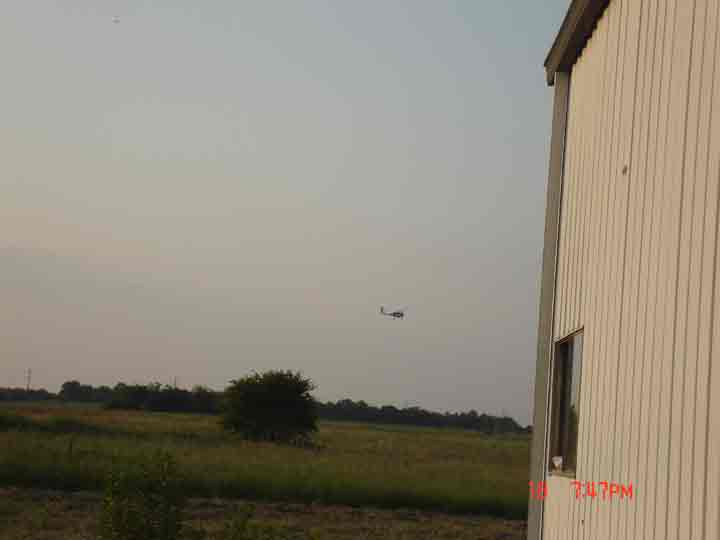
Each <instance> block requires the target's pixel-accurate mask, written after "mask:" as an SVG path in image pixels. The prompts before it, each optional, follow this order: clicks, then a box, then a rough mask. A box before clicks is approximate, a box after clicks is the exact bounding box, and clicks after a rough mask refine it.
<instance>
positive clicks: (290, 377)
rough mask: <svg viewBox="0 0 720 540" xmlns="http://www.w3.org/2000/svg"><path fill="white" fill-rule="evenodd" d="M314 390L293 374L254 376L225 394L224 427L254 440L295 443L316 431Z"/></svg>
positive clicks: (242, 381)
mask: <svg viewBox="0 0 720 540" xmlns="http://www.w3.org/2000/svg"><path fill="white" fill-rule="evenodd" d="M314 389H315V386H314V384H313V383H312V381H310V379H306V378H304V377H303V376H302V375H301V374H300V373H293V372H291V371H268V372H265V373H262V374H258V373H254V374H252V375H249V376H246V377H243V378H242V379H238V380H234V381H231V384H230V386H229V387H228V388H227V389H226V390H225V396H224V403H223V416H222V424H223V426H224V427H225V429H228V430H231V431H236V432H238V433H240V434H242V435H243V436H245V437H247V438H249V439H253V440H266V441H276V442H294V441H302V440H307V439H308V438H309V436H310V435H311V434H312V433H313V432H315V431H317V412H316V410H315V400H314V399H313V397H312V395H311V394H310V392H312V391H313V390H314Z"/></svg>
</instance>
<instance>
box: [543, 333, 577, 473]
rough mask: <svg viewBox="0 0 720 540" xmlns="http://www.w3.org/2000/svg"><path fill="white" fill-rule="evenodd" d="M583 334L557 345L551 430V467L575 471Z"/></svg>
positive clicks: (558, 469)
mask: <svg viewBox="0 0 720 540" xmlns="http://www.w3.org/2000/svg"><path fill="white" fill-rule="evenodd" d="M582 348H583V337H582V333H579V334H575V335H573V336H572V337H570V338H568V339H566V340H564V341H561V342H560V343H558V344H557V345H556V347H555V357H554V360H553V362H554V364H553V386H552V394H553V397H552V415H551V417H550V418H551V420H550V421H551V430H550V470H551V471H556V472H562V473H566V474H574V473H575V469H576V466H577V445H578V426H579V421H580V410H579V406H580V379H581V376H582Z"/></svg>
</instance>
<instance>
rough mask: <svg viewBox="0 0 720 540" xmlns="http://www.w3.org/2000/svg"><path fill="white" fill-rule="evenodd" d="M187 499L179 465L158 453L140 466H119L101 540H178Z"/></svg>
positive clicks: (110, 485)
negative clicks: (178, 468)
mask: <svg viewBox="0 0 720 540" xmlns="http://www.w3.org/2000/svg"><path fill="white" fill-rule="evenodd" d="M184 509H185V496H184V494H183V490H182V485H181V479H180V475H179V473H178V470H177V465H176V463H175V461H174V460H173V458H172V456H170V454H168V453H165V452H158V453H157V454H155V456H154V457H152V458H151V459H147V460H145V461H143V462H141V463H140V464H139V465H137V466H128V465H125V466H122V467H120V466H115V467H113V468H112V469H111V471H110V473H109V476H108V479H107V483H106V486H105V497H104V498H103V507H102V516H101V520H100V529H101V533H100V538H101V540H176V539H178V538H180V534H181V533H182V529H183V516H184Z"/></svg>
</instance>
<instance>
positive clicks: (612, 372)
mask: <svg viewBox="0 0 720 540" xmlns="http://www.w3.org/2000/svg"><path fill="white" fill-rule="evenodd" d="M719 28H720V0H614V1H613V2H611V3H610V6H609V7H608V9H607V11H606V13H605V14H604V16H603V17H602V19H601V20H600V21H599V24H598V27H597V29H596V31H595V33H594V35H593V36H592V38H591V39H590V41H589V43H588V45H587V47H586V49H585V51H584V52H583V54H582V55H581V57H580V58H579V60H578V62H577V64H576V65H575V67H574V68H573V72H572V78H571V91H570V106H569V116H568V139H567V146H566V158H565V171H564V179H563V201H562V207H561V225H560V238H559V252H558V266H557V268H558V274H557V280H558V281H557V292H556V295H557V296H556V304H555V315H554V317H555V324H554V335H555V338H556V339H561V338H563V337H565V336H566V335H568V334H570V333H572V332H574V331H576V330H578V329H580V328H584V329H585V348H584V362H583V381H582V395H581V410H580V431H579V457H578V474H577V479H578V480H581V481H595V482H600V481H609V482H617V483H622V484H626V485H627V484H629V483H632V484H633V487H634V493H635V496H634V498H633V499H632V500H631V501H628V500H625V501H620V500H615V501H612V502H608V501H602V500H598V499H590V498H586V499H580V500H576V499H575V497H574V489H573V487H572V486H571V484H570V481H569V480H567V479H563V478H557V477H556V478H551V479H550V484H549V487H550V489H549V496H548V499H547V500H546V502H545V515H544V525H543V528H544V538H545V539H547V540H556V539H557V540H570V539H577V538H582V539H596V538H597V539H603V540H604V539H606V538H610V539H618V540H622V539H631V538H632V539H636V538H637V539H644V538H646V539H653V540H656V539H659V540H664V539H667V540H669V539H678V540H680V539H705V538H707V539H710V538H712V539H716V538H720V525H719V520H720V364H718V362H717V361H714V362H713V360H714V359H717V357H718V354H719V353H720V279H719V278H720V257H718V254H719V253H718V251H719V250H720V246H719V240H720V234H719V231H718V223H719V220H718V218H719V216H720V208H719V206H720V60H718V56H720V38H719V33H720V32H719V31H718V30H719Z"/></svg>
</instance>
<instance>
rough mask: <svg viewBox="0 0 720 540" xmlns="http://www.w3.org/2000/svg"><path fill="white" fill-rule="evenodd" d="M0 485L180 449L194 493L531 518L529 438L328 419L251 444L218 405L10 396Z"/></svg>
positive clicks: (79, 485) (65, 485) (56, 484)
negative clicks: (225, 423)
mask: <svg viewBox="0 0 720 540" xmlns="http://www.w3.org/2000/svg"><path fill="white" fill-rule="evenodd" d="M0 415H2V417H0V485H5V486H21V487H26V488H29V487H32V488H43V489H57V490H98V489H100V487H101V486H102V483H103V480H104V478H105V475H106V472H107V471H108V469H109V468H110V467H111V466H112V465H113V464H122V463H131V462H137V461H139V460H141V459H143V458H144V457H145V456H147V455H149V454H151V453H153V452H154V451H155V450H157V449H163V450H166V451H168V452H170V453H171V454H172V455H173V456H174V458H175V459H176V460H177V462H178V464H179V466H180V468H181V471H182V473H183V475H184V478H185V483H186V484H187V485H186V489H187V492H188V493H191V494H192V496H193V497H208V498H212V497H221V498H243V499H256V500H266V501H292V502H303V503H322V504H342V505H351V506H356V507H360V506H362V507H374V508H387V509H397V508H407V509H417V510H433V511H442V512H446V513H455V514H474V515H480V514H485V515H491V516H499V517H503V518H511V519H522V518H524V516H525V512H526V507H527V478H528V461H529V453H528V452H529V449H528V442H529V441H528V439H527V438H492V437H485V436H482V435H479V434H477V433H472V432H466V431H454V430H443V429H419V428H401V427H397V426H392V427H390V426H374V425H363V424H352V423H321V425H320V431H319V433H318V435H317V442H318V448H315V449H301V448H294V447H288V446H279V445H273V444H264V443H250V442H247V441H243V440H241V439H239V438H237V437H235V436H232V435H228V434H226V433H224V432H223V431H222V430H221V429H220V427H219V423H218V419H217V418H216V417H212V416H201V415H182V414H164V413H143V412H128V411H108V410H104V409H101V408H98V407H79V406H71V407H57V406H48V405H37V404H33V405H27V404H25V405H3V406H1V407H0Z"/></svg>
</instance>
